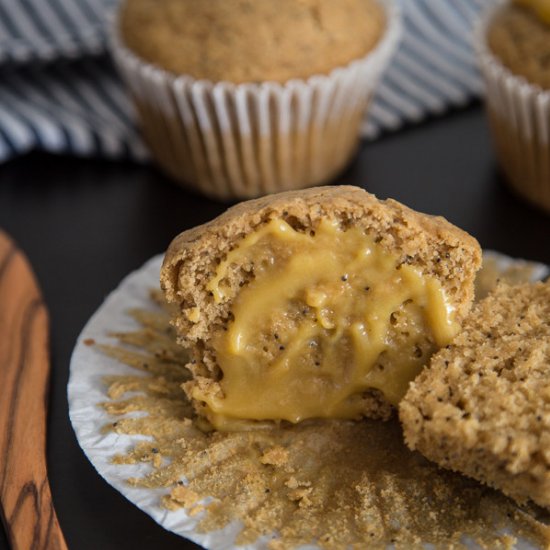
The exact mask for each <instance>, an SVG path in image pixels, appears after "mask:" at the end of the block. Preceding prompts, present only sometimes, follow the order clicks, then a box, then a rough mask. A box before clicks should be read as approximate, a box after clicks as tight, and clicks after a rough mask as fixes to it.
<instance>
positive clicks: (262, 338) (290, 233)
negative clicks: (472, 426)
mask: <svg viewBox="0 0 550 550" xmlns="http://www.w3.org/2000/svg"><path fill="white" fill-rule="evenodd" d="M480 263H481V252H480V249H479V245H478V243H477V241H476V240H475V239H474V238H473V237H471V236H469V235H468V234H467V233H465V232H464V231H462V230H460V229H458V228H457V227H454V226H453V225H451V224H450V223H449V222H447V221H446V220H444V219H443V218H438V217H433V216H427V215H424V214H420V213H418V212H414V211H412V210H410V209H408V208H406V207H405V206H403V205H401V204H399V203H398V202H396V201H392V200H387V201H379V200H377V199H376V197H374V196H373V195H370V194H369V193H367V192H366V191H364V190H362V189H360V188H356V187H350V186H336V187H319V188H313V189H307V190H301V191H290V192H286V193H279V194H277V195H271V196H269V197H263V198H261V199H256V200H254V201H247V202H244V203H241V204H239V205H237V206H235V207H233V208H231V209H230V210H228V211H227V212H226V213H225V214H223V215H222V216H220V217H218V218H216V219H215V220H213V221H211V222H210V223H208V224H205V225H203V226H200V227H197V228H194V229H191V230H188V231H185V232H184V233H182V234H181V235H179V236H178V237H176V239H175V240H174V241H173V242H172V244H171V245H170V247H169V249H168V251H167V254H166V257H165V259H164V264H163V268H162V271H161V286H162V288H163V289H164V292H165V296H166V299H167V301H168V303H170V304H172V305H173V307H174V312H175V315H174V326H175V327H176V330H177V332H178V337H179V342H180V343H181V344H182V345H183V346H185V347H186V348H189V349H190V351H191V354H192V356H193V361H192V363H191V364H190V365H189V370H190V371H191V372H192V373H193V379H192V380H191V381H190V382H188V383H187V384H185V385H184V389H185V391H186V393H187V395H188V396H189V398H190V399H191V401H192V402H193V404H194V406H195V409H196V411H197V413H198V415H199V416H200V417H203V418H205V419H207V420H208V421H209V422H210V424H211V425H213V426H214V427H215V428H216V429H218V430H233V429H242V428H243V427H244V428H248V427H251V426H258V424H259V425H262V423H265V422H266V421H270V422H272V421H275V422H279V421H286V422H291V423H297V422H300V421H303V420H306V419H312V418H350V419H357V418H361V417H371V418H388V416H389V415H390V414H391V411H392V408H393V407H394V406H396V405H397V404H398V402H399V400H400V399H401V398H402V397H403V395H404V394H405V392H406V390H407V387H408V385H409V382H410V381H411V380H412V379H413V378H414V377H415V376H416V375H417V374H418V372H419V371H420V370H421V368H422V366H423V365H424V364H426V362H427V361H428V359H429V357H430V356H431V355H432V353H434V351H436V350H437V349H438V348H439V347H441V346H445V345H447V344H449V342H450V341H451V339H452V338H453V337H454V336H455V334H456V333H457V331H458V330H459V326H460V321H461V320H462V319H463V318H464V317H465V315H466V314H467V313H468V311H469V309H470V305H471V302H472V299H473V296H474V278H475V273H476V271H477V269H478V268H479V266H480Z"/></svg>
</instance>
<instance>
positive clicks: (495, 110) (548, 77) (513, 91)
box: [478, 0, 550, 212]
mask: <svg viewBox="0 0 550 550" xmlns="http://www.w3.org/2000/svg"><path fill="white" fill-rule="evenodd" d="M478 39H479V44H478V51H479V53H480V61H481V69H482V72H483V74H484V77H485V80H486V83H487V94H486V104H487V110H488V114H489V120H490V123H491V130H492V134H493V141H494V143H495V147H496V152H497V157H498V160H499V161H500V164H501V166H502V168H503V171H504V173H505V176H506V179H507V180H508V183H509V184H510V185H511V187H512V188H513V189H514V190H515V191H516V192H517V193H518V194H520V195H521V196H522V197H524V198H526V199H527V200H529V201H530V202H531V203H532V204H534V205H536V206H537V207H539V208H543V209H545V210H546V211H548V212H550V1H549V0H515V1H510V2H504V3H502V4H499V5H498V7H497V8H496V10H494V11H493V12H492V13H491V15H490V16H489V17H488V18H486V20H485V22H484V25H482V26H481V28H480V32H479V36H478Z"/></svg>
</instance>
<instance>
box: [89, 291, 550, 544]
mask: <svg viewBox="0 0 550 550" xmlns="http://www.w3.org/2000/svg"><path fill="white" fill-rule="evenodd" d="M153 297H154V299H155V301H156V302H157V303H158V304H162V297H161V295H160V293H159V292H154V293H153ZM131 314H132V316H133V317H134V318H135V319H136V320H137V321H138V323H139V324H140V325H141V328H140V329H139V330H137V331H135V332H132V333H120V334H114V335H113V336H114V337H116V338H117V339H118V343H117V344H116V345H114V346H107V345H102V344H96V346H98V348H99V349H101V350H102V352H103V353H106V354H107V355H110V356H111V357H114V358H116V359H118V360H119V361H121V362H123V363H125V364H127V365H130V366H132V367H134V368H136V369H137V370H138V371H140V372H136V375H129V376H128V375H125V376H112V377H109V378H108V379H106V383H107V386H108V396H109V400H108V401H107V402H105V403H103V405H102V406H103V407H104V408H105V409H106V410H107V411H108V412H109V413H110V414H112V415H113V422H112V423H110V424H109V425H107V426H105V427H104V430H105V431H106V432H110V431H114V432H115V433H117V434H121V435H122V434H126V435H134V434H140V435H147V436H149V437H150V439H149V440H147V441H143V440H142V441H139V442H137V443H136V445H135V446H134V447H133V448H132V449H131V450H130V451H129V452H128V453H127V454H121V455H117V456H115V457H114V459H113V460H114V462H115V463H117V464H135V463H141V462H149V463H150V464H151V470H150V473H149V474H148V475H146V476H145V477H142V478H133V479H130V480H128V481H129V483H130V484H132V485H134V486H137V487H142V488H163V489H164V490H165V493H164V496H163V497H162V501H161V502H159V506H162V507H164V508H167V509H168V510H177V509H181V508H184V509H185V510H186V511H187V513H188V514H189V515H190V516H192V517H196V518H197V520H198V522H199V523H198V527H197V531H199V532H210V531H213V530H216V529H219V528H222V527H224V526H226V525H227V524H229V523H230V522H232V521H234V520H238V521H240V522H241V523H242V530H241V531H240V533H239V534H238V537H237V540H236V544H246V543H252V542H254V541H256V540H257V539H258V537H260V536H266V537H267V538H268V540H269V542H267V543H266V544H264V546H263V547H266V548H268V549H270V550H281V549H290V548H295V547H298V546H300V545H302V544H308V543H314V544H316V545H317V546H318V547H320V548H326V549H347V548H356V549H359V548H366V547H368V548H386V547H387V545H389V544H394V545H395V547H396V548H423V547H424V544H426V543H432V544H434V545H435V546H436V547H439V548H451V547H453V548H462V547H465V546H466V544H471V543H472V541H473V542H475V543H477V544H479V545H481V547H484V548H512V547H513V546H514V544H515V543H516V541H517V538H518V537H521V538H523V539H525V540H528V541H530V542H531V543H532V544H534V545H535V546H536V547H541V548H543V547H547V545H548V543H549V542H550V532H549V529H548V528H547V527H546V525H545V524H544V523H543V522H541V521H540V518H538V519H537V517H536V516H537V510H536V509H535V508H532V507H528V506H524V507H521V508H520V507H517V506H516V505H515V504H514V503H513V502H512V501H511V500H509V499H507V498H506V497H504V496H503V495H502V494H501V493H499V492H497V491H494V490H492V489H489V488H487V487H485V486H482V485H480V484H478V483H477V482H475V481H473V480H469V479H467V478H464V477H462V476H460V475H458V474H455V473H453V472H449V471H444V470H440V469H438V468H437V467H436V466H435V465H434V464H432V463H430V462H428V461H427V460H426V459H424V458H423V457H422V456H420V455H419V454H418V453H415V452H411V451H409V450H408V449H407V448H406V446H405V445H404V443H403V436H402V432H401V429H400V426H399V423H398V422H397V420H396V419H395V418H393V419H391V420H390V421H388V422H378V421H373V420H366V421H362V422H347V421H334V420H332V421H322V422H320V421H316V422H313V421H311V422H305V423H301V424H298V425H281V426H279V427H271V428H269V429H266V430H256V431H251V432H250V431H248V432H233V433H221V432H215V431H214V432H209V433H205V432H202V431H200V430H199V429H197V427H196V424H195V420H196V417H195V415H194V412H193V407H192V406H191V405H190V403H189V402H188V401H187V399H186V396H185V393H184V392H183V391H182V389H181V385H182V384H184V383H185V382H186V381H187V380H188V379H189V376H190V375H189V373H188V371H187V369H186V367H185V365H186V363H187V361H188V356H187V353H186V352H185V351H184V350H182V348H180V347H179V346H178V345H177V344H176V338H175V334H174V332H173V329H172V328H171V327H170V326H169V314H168V313H167V312H166V310H165V306H162V307H160V308H158V307H155V306H154V305H153V303H152V304H151V309H150V310H147V311H133V312H131ZM136 411H142V412H145V413H147V414H146V415H140V416H138V417H136V415H135V414H133V415H132V414H131V413H135V412H136ZM207 497H210V498H208V499H207Z"/></svg>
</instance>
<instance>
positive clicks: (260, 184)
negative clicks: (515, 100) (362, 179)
mask: <svg viewBox="0 0 550 550" xmlns="http://www.w3.org/2000/svg"><path fill="white" fill-rule="evenodd" d="M393 2H394V0H343V1H341V2H340V1H338V2H335V1H333V0H278V1H276V2H275V1H272V0H254V1H252V0H125V1H123V2H122V4H121V8H120V12H119V17H118V21H117V22H116V24H115V27H114V35H113V53H114V57H115V61H116V62H117V65H118V66H119V68H120V70H121V73H122V76H123V78H124V79H125V80H126V83H127V85H128V86H129V88H130V91H131V93H132V96H133V99H134V103H135V106H136V110H137V114H138V119H139V123H140V126H141V130H142V134H143V137H144V139H145V141H146V142H147V144H148V146H149V148H150V150H151V151H152V153H153V157H154V159H155V160H156V161H157V163H158V164H159V166H160V167H161V168H163V169H164V170H165V171H166V172H167V173H168V174H169V175H171V176H172V177H173V178H174V179H176V180H177V181H179V182H181V183H183V184H185V185H187V186H190V187H192V188H193V189H195V190H198V191H199V192H201V193H204V194H206V195H208V196H211V197H214V198H217V199H234V198H251V197H256V196H259V195H264V194H268V193H274V192H279V191H284V190H290V189H300V188H304V187H310V186H313V185H317V184H321V183H325V182H329V181H330V180H332V179H333V178H334V177H335V176H336V175H337V174H338V173H339V172H340V171H342V170H343V169H344V167H345V166H346V164H347V163H348V162H349V160H350V158H351V156H352V155H353V153H354V152H355V150H356V148H357V145H358V138H359V131H360V127H361V123H362V121H363V117H364V114H365V110H366V108H367V106H368V104H369V102H370V99H371V97H372V95H373V92H374V89H375V86H376V84H377V82H378V80H379V78H380V75H381V73H382V71H383V69H384V68H385V66H386V65H387V64H388V62H389V59H390V57H391V55H392V53H393V51H394V50H395V47H396V44H397V41H398V37H399V34H400V18H399V10H398V9H397V7H396V6H395V5H394V3H393Z"/></svg>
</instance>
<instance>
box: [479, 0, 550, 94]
mask: <svg viewBox="0 0 550 550" xmlns="http://www.w3.org/2000/svg"><path fill="white" fill-rule="evenodd" d="M529 4H535V3H534V2H532V0H530V1H529V2H528V1H526V0H524V1H523V2H517V3H515V4H509V5H507V6H506V7H505V8H503V9H502V10H500V11H499V12H498V13H497V14H496V15H495V17H494V19H493V21H492V23H491V25H490V27H489V35H488V43H489V47H490V48H491V51H492V52H493V54H494V55H495V56H497V57H498V59H499V60H500V61H501V63H502V64H503V65H504V66H505V67H507V68H508V69H509V70H510V71H511V72H512V73H514V74H516V75H520V76H523V77H525V78H526V79H527V80H528V81H529V82H531V83H532V84H535V85H538V86H540V87H541V88H544V89H550V2H546V9H544V3H543V4H541V8H540V11H534V10H532V9H529ZM524 5H525V7H524ZM537 5H538V4H537Z"/></svg>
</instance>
